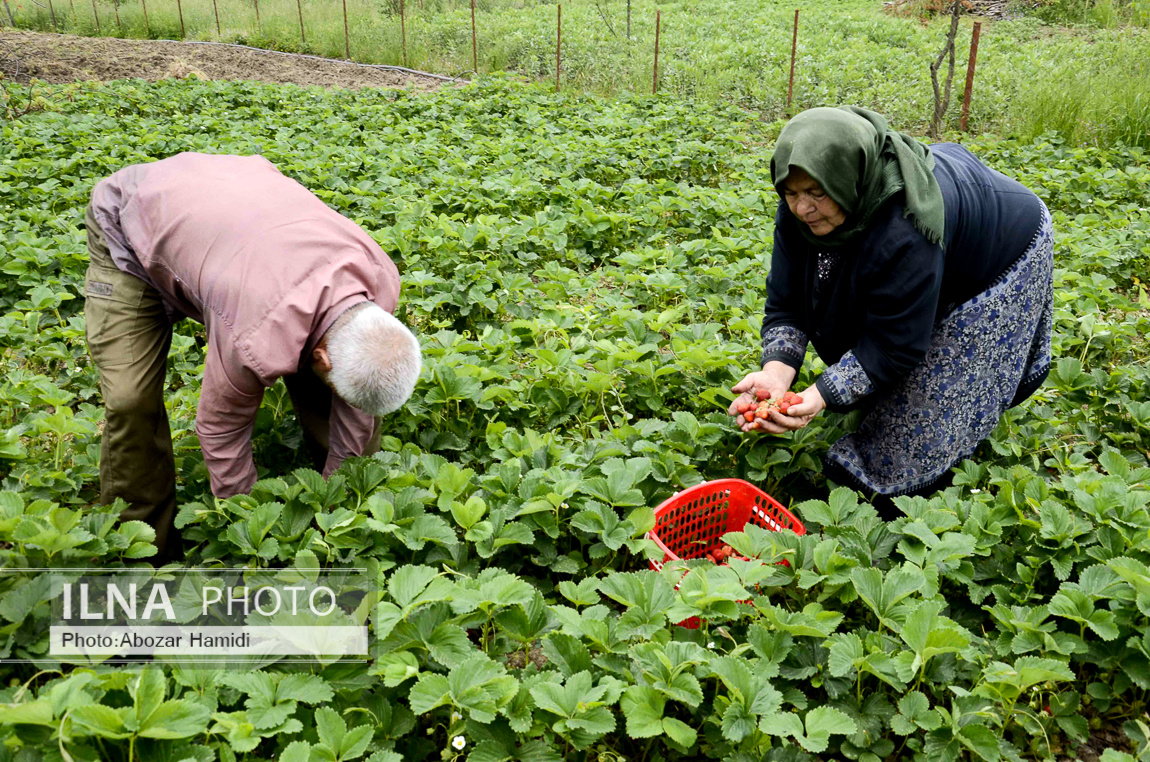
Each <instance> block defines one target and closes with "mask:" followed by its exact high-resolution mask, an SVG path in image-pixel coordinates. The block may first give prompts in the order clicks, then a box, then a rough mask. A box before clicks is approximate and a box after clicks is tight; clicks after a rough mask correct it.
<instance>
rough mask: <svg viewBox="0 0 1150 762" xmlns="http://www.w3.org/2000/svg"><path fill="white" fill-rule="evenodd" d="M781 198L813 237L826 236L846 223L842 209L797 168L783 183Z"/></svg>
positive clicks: (792, 168) (792, 169)
mask: <svg viewBox="0 0 1150 762" xmlns="http://www.w3.org/2000/svg"><path fill="white" fill-rule="evenodd" d="M783 198H784V199H785V200H786V202H787V206H788V207H789V208H790V210H791V214H793V215H795V217H797V218H798V219H799V220H801V221H802V222H805V223H806V224H807V227H809V228H810V229H811V233H813V234H815V235H827V234H828V233H830V232H831V231H832V230H834V229H835V228H837V227H838V226H839V225H841V224H843V223H844V222H846V218H847V216H846V214H845V213H844V212H843V210H842V207H840V206H839V205H838V204H836V203H835V202H834V201H833V200H832V199H831V197H830V196H828V195H827V194H826V193H825V192H824V191H823V188H822V186H821V185H819V184H818V183H817V182H816V181H815V180H814V178H812V177H811V176H810V175H808V174H807V173H806V172H804V171H803V170H801V169H799V168H798V167H791V171H790V174H788V175H787V179H786V180H785V181H784V182H783Z"/></svg>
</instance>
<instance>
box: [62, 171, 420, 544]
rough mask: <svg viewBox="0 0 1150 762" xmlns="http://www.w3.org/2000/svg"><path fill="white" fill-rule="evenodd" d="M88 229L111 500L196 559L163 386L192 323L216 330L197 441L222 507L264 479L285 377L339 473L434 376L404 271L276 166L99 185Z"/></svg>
mask: <svg viewBox="0 0 1150 762" xmlns="http://www.w3.org/2000/svg"><path fill="white" fill-rule="evenodd" d="M85 223H86V226H87V230H88V250H89V253H90V255H91V264H90V266H89V268H88V274H87V279H86V283H85V293H86V303H85V311H84V314H85V318H86V320H87V337H88V348H89V352H90V353H91V355H92V360H93V361H94V362H95V363H96V367H97V368H98V369H99V372H100V389H101V392H102V393H103V397H104V406H105V409H106V423H105V428H104V436H103V442H102V444H101V448H100V488H101V496H100V497H101V502H104V503H110V502H111V501H113V500H114V499H115V498H117V497H119V498H123V499H124V500H125V501H126V502H127V503H128V504H129V506H130V507H129V508H128V509H127V510H125V511H124V513H123V517H124V518H125V519H142V520H144V521H147V522H148V523H149V524H151V525H152V526H153V527H155V529H156V545H157V547H158V548H160V558H161V560H167V559H170V558H173V557H176V556H177V555H178V554H179V546H178V536H177V533H176V530H175V528H174V527H173V526H172V522H173V519H174V517H175V461H174V458H173V455H172V439H171V432H170V430H169V428H168V415H167V411H166V410H165V409H164V385H165V384H164V376H165V370H166V365H167V355H168V349H169V347H170V346H171V341H172V326H173V324H174V323H175V322H177V321H179V320H181V319H183V318H185V317H190V318H192V319H193V320H196V321H198V322H201V323H203V324H204V326H205V327H206V328H207V357H206V360H205V363H204V381H203V389H202V391H201V394H200V402H199V408H198V410H197V413H196V433H197V434H198V435H199V438H200V444H201V446H202V448H203V452H204V461H205V462H206V464H207V467H208V473H209V475H210V477H211V486H212V493H213V494H215V495H216V496H217V497H229V496H231V495H235V494H239V493H243V492H247V491H248V490H250V489H251V487H252V484H254V483H255V481H256V468H255V464H254V463H253V461H252V444H251V435H252V429H253V427H254V424H255V419H256V413H257V411H258V410H259V407H260V401H261V399H262V398H263V392H264V389H265V388H266V387H268V386H271V385H272V384H273V383H275V380H276V379H277V378H283V379H284V382H285V383H286V385H287V389H288V392H289V394H290V395H291V400H292V405H293V406H294V407H295V410H296V414H297V415H298V416H299V419H300V423H301V424H302V425H303V429H304V434H305V440H306V442H307V444H308V447H309V450H310V452H311V455H312V457H313V459H314V460H315V461H316V466H317V468H322V470H323V475H324V476H325V477H326V476H328V475H329V474H331V472H332V471H334V470H335V469H336V468H338V467H339V465H340V463H341V462H342V461H343V460H344V459H345V458H347V457H350V456H353V455H363V454H370V453H371V452H373V451H374V450H375V449H377V448H378V446H379V445H378V443H379V436H380V422H379V421H378V420H377V419H376V418H375V417H374V416H380V415H384V414H386V413H390V412H392V411H394V410H397V409H399V408H400V407H401V406H402V405H403V404H404V402H406V401H407V399H408V397H410V396H411V392H412V389H413V388H414V386H415V382H416V379H417V378H418V376H419V371H420V349H419V343H418V341H417V340H416V338H415V337H414V336H413V335H412V334H411V332H410V331H408V329H407V328H406V327H404V326H403V325H402V324H401V323H400V322H399V321H398V320H396V319H395V317H393V315H392V314H391V313H392V312H394V310H395V306H396V301H397V299H398V297H399V273H398V271H397V270H396V268H395V265H394V264H393V263H392V261H391V260H390V259H389V258H388V257H387V255H386V254H384V253H383V250H382V249H380V247H379V246H378V245H377V244H376V243H375V241H373V240H372V239H371V237H370V236H368V235H367V233H365V232H364V231H363V230H362V229H361V228H360V227H359V226H358V225H356V224H355V223H353V222H351V221H350V220H348V219H347V218H345V217H343V216H341V215H340V214H338V213H336V212H334V211H333V210H331V209H329V208H328V207H327V206H326V205H325V204H324V203H323V202H322V201H320V200H319V199H318V198H316V197H315V196H314V195H312V193H310V192H309V191H308V190H307V189H306V188H304V187H303V186H302V185H300V184H299V183H297V182H296V181H294V180H291V179H289V178H287V177H285V176H284V175H283V174H281V173H280V171H279V170H278V169H276V168H275V166H273V165H272V164H271V162H269V161H267V160H266V159H264V158H263V157H260V156H210V155H205V154H193V153H185V154H180V155H178V156H173V157H171V158H169V159H164V160H162V161H158V162H155V163H151V164H139V165H135V166H130V167H127V168H125V169H122V170H120V171H119V172H116V173H115V174H113V175H112V176H111V177H108V178H106V179H104V180H102V181H100V182H99V183H98V184H97V185H96V187H95V188H94V189H93V190H92V200H91V203H90V204H89V206H88V210H87V215H86V218H85Z"/></svg>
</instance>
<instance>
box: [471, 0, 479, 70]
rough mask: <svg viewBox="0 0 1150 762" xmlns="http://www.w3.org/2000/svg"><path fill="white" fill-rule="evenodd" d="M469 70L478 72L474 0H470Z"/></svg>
mask: <svg viewBox="0 0 1150 762" xmlns="http://www.w3.org/2000/svg"><path fill="white" fill-rule="evenodd" d="M471 70H472V71H474V72H475V73H476V74H477V75H478V74H479V43H478V42H477V41H476V35H475V0H471Z"/></svg>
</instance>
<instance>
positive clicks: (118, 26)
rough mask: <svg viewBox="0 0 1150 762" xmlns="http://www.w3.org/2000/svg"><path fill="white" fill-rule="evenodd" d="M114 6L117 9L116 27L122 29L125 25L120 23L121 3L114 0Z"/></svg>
mask: <svg viewBox="0 0 1150 762" xmlns="http://www.w3.org/2000/svg"><path fill="white" fill-rule="evenodd" d="M112 7H113V8H115V9H116V28H117V29H119V30H121V31H122V30H123V29H124V25H123V24H121V23H120V4H119V3H118V2H116V0H112Z"/></svg>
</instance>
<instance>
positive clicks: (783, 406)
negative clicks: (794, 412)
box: [735, 389, 803, 423]
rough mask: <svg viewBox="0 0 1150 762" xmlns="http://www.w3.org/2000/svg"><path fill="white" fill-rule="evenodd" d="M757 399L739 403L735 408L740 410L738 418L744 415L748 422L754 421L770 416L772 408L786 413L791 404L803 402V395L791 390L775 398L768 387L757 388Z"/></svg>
mask: <svg viewBox="0 0 1150 762" xmlns="http://www.w3.org/2000/svg"><path fill="white" fill-rule="evenodd" d="M755 399H756V400H757V401H756V402H741V403H739V405H738V406H737V407H736V408H735V410H737V411H738V415H737V416H736V418H737V417H738V416H742V418H743V420H744V421H746V422H747V423H754V422H755V420H757V419H764V418H767V417H769V416H770V413H771V411H772V410H778V411H779V412H780V413H786V412H787V410H789V409H790V408H791V406H793V405H799V404H802V401H803V398H802V397H800V396H799V395H797V394H795V393H794V392H790V391H788V392H787V393H786V394H784V395H783V396H782V398H781V399H777V400H773V399H771V393H770V392H768V391H767V390H766V389H756V390H755Z"/></svg>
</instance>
